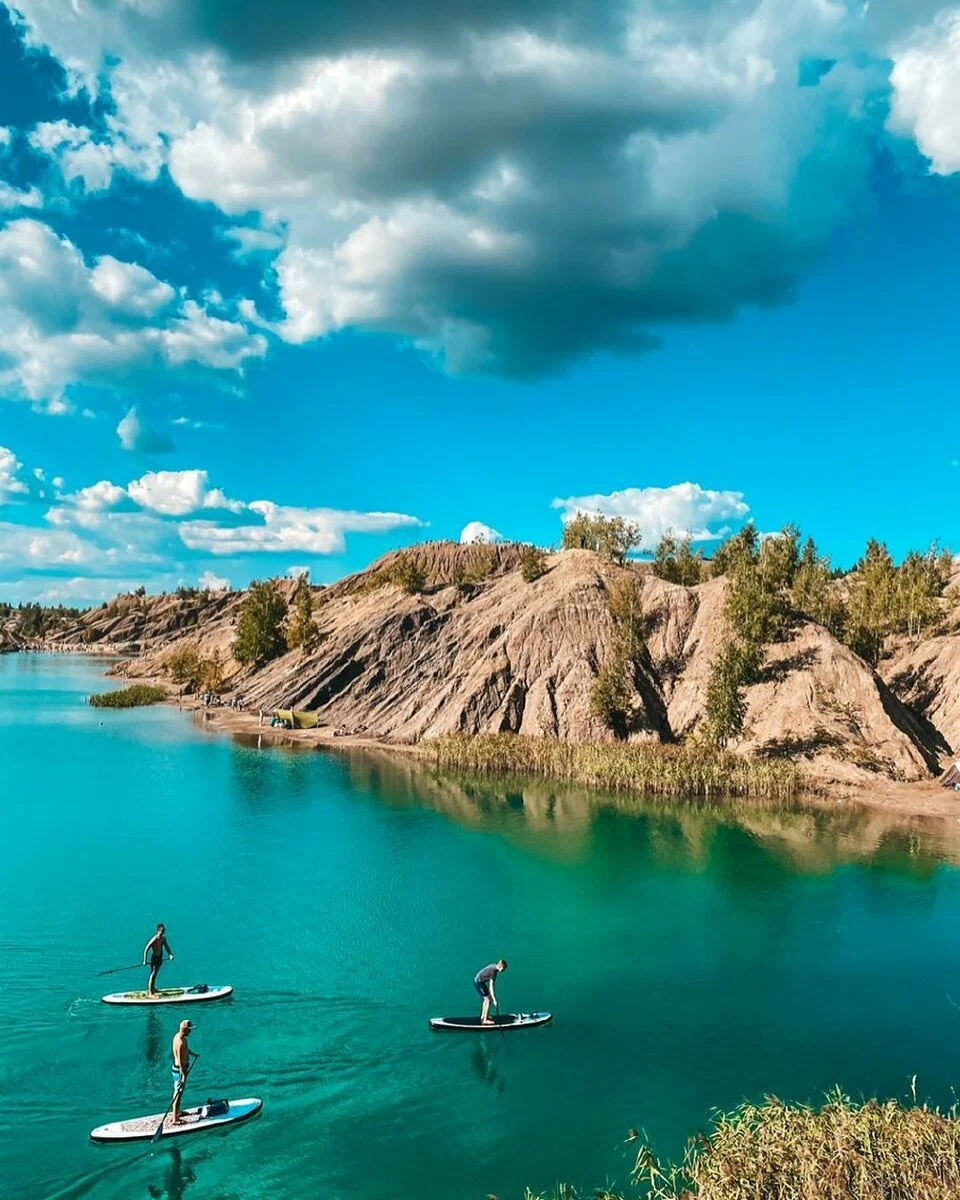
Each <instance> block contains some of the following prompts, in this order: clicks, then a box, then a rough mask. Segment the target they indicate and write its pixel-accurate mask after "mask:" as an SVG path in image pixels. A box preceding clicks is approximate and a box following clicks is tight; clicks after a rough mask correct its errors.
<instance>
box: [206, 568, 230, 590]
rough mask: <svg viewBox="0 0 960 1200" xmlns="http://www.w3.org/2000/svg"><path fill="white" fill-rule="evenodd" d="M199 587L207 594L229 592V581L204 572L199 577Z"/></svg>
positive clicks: (210, 572)
mask: <svg viewBox="0 0 960 1200" xmlns="http://www.w3.org/2000/svg"><path fill="white" fill-rule="evenodd" d="M200 586H201V587H202V588H204V589H205V590H206V591H208V592H229V591H230V580H229V579H225V578H224V577H223V576H222V575H214V573H213V572H212V571H204V573H203V574H202V575H201V576H200Z"/></svg>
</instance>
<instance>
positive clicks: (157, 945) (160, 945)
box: [143, 922, 173, 996]
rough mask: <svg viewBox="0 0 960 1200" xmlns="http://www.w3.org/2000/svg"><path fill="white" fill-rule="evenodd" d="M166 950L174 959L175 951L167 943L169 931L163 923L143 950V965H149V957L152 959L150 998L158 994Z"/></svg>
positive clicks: (148, 991)
mask: <svg viewBox="0 0 960 1200" xmlns="http://www.w3.org/2000/svg"><path fill="white" fill-rule="evenodd" d="M164 950H166V952H167V954H168V955H169V956H170V958H173V951H172V950H171V949H170V943H169V942H168V941H167V929H166V926H165V925H164V924H163V923H162V922H161V924H159V925H158V926H157V932H156V933H155V934H154V935H153V937H152V938H151V939H150V941H149V942H147V944H146V945H145V946H144V948H143V965H144V966H146V965H147V958H148V957H149V959H150V978H149V979H148V980H147V995H149V996H155V995H156V994H157V972H158V971H159V970H160V968H161V967H162V966H163V952H164Z"/></svg>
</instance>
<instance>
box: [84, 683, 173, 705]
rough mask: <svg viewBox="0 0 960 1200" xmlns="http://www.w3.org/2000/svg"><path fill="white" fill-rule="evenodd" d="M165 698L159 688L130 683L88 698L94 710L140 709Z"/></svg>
mask: <svg viewBox="0 0 960 1200" xmlns="http://www.w3.org/2000/svg"><path fill="white" fill-rule="evenodd" d="M166 698H167V693H166V692H165V691H164V690H163V688H161V687H153V686H151V685H150V684H149V683H132V684H131V685H130V686H129V687H125V688H120V690H119V691H116V692H98V693H96V694H95V695H93V696H91V697H90V703H91V704H92V705H93V707H94V708H140V707H142V706H143V705H145V704H156V703H157V701H159V700H166Z"/></svg>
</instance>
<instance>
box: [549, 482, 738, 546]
mask: <svg viewBox="0 0 960 1200" xmlns="http://www.w3.org/2000/svg"><path fill="white" fill-rule="evenodd" d="M553 507H554V508H558V509H560V513H561V517H562V519H563V520H564V521H569V520H570V519H571V518H572V517H574V516H576V514H577V513H578V512H587V513H601V514H602V515H603V516H606V517H623V518H624V519H625V520H627V521H633V522H635V523H636V524H637V525H638V526H639V528H640V534H641V537H642V539H643V542H642V544H643V546H644V548H645V549H647V550H650V549H652V548H653V546H654V545H655V544H656V543H657V542H658V541H659V540H660V538H662V537H663V535H664V534H665V533H667V532H668V531H672V532H673V533H675V534H677V535H678V536H681V537H684V536H686V535H688V534H689V536H690V537H692V538H693V539H694V541H698V542H705V541H713V540H715V539H717V538H721V537H726V536H727V534H728V533H729V532H730V530H731V527H732V525H740V524H741V523H742V522H743V521H744V520H745V519H746V517H747V514H748V513H749V512H750V506H749V505H748V504H747V503H746V502H745V500H744V498H743V493H742V492H731V491H722V492H721V491H712V490H711V489H709V488H702V487H701V486H700V485H699V484H698V483H675V484H673V485H672V486H671V487H665V488H659V487H647V488H625V489H624V490H623V491H622V492H610V493H609V494H607V495H601V494H597V495H593V496H569V497H567V499H565V500H554V501H553Z"/></svg>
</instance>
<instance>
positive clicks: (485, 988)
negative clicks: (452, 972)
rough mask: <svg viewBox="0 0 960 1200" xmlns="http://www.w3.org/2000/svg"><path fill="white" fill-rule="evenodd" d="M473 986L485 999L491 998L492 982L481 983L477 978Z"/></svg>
mask: <svg viewBox="0 0 960 1200" xmlns="http://www.w3.org/2000/svg"><path fill="white" fill-rule="evenodd" d="M473 987H474V990H475V991H476V993H477V995H478V996H480V997H481V998H482V999H483V1000H489V999H490V984H489V983H480V982H479V981H478V980H476V979H475V980H474V981H473Z"/></svg>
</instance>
